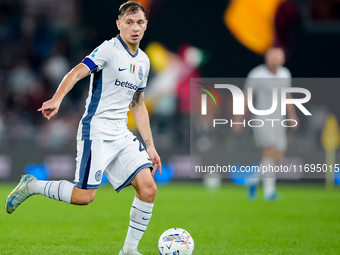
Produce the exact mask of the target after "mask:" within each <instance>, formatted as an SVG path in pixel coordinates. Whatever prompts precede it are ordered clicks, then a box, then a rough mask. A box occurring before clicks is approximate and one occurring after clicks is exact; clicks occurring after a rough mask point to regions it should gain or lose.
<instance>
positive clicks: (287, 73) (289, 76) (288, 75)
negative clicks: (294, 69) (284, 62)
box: [284, 68, 292, 87]
mask: <svg viewBox="0 0 340 255" xmlns="http://www.w3.org/2000/svg"><path fill="white" fill-rule="evenodd" d="M284 77H286V81H287V82H286V87H291V86H292V74H291V73H290V71H289V69H288V68H284Z"/></svg>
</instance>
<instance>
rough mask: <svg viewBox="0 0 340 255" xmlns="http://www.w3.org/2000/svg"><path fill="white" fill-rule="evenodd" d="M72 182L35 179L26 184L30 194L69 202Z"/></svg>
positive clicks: (72, 186)
mask: <svg viewBox="0 0 340 255" xmlns="http://www.w3.org/2000/svg"><path fill="white" fill-rule="evenodd" d="M73 188H74V184H72V183H70V182H68V181H65V180H63V181H36V182H31V183H29V184H28V192H29V193H30V194H31V195H34V194H41V195H44V196H46V197H49V198H53V199H55V200H59V201H64V202H66V203H69V204H70V203H71V196H72V191H73Z"/></svg>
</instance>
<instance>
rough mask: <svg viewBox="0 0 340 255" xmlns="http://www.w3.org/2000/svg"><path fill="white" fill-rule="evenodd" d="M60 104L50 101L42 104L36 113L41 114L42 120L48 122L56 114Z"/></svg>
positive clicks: (53, 100)
mask: <svg viewBox="0 0 340 255" xmlns="http://www.w3.org/2000/svg"><path fill="white" fill-rule="evenodd" d="M60 103H61V102H59V101H58V100H55V99H53V98H52V99H51V100H48V101H46V102H45V103H43V104H42V106H41V108H39V109H38V112H41V113H42V115H43V116H44V118H46V119H48V120H50V119H51V118H52V117H53V116H54V115H56V114H57V112H58V110H59V107H60Z"/></svg>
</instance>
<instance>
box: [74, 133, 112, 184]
mask: <svg viewBox="0 0 340 255" xmlns="http://www.w3.org/2000/svg"><path fill="white" fill-rule="evenodd" d="M113 143H114V141H103V140H85V141H77V158H76V162H77V163H76V164H77V165H76V173H75V186H76V187H77V188H79V189H83V190H89V189H97V188H98V187H99V185H100V183H101V180H102V175H103V172H104V169H105V168H106V166H107V165H108V164H109V163H110V162H111V161H112V159H113V158H114V156H115V155H116V154H117V151H115V149H114V148H115V146H113V145H112V144H113Z"/></svg>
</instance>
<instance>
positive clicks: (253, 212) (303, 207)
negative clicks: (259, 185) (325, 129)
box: [0, 183, 340, 255]
mask: <svg viewBox="0 0 340 255" xmlns="http://www.w3.org/2000/svg"><path fill="white" fill-rule="evenodd" d="M13 188H14V185H8V184H2V185H1V186H0V196H1V200H2V201H3V207H2V208H3V209H2V210H1V211H0V254H20V255H22V254H34V255H38V254H101V255H103V254H118V253H119V250H120V249H121V247H122V245H123V243H124V239H125V235H126V231H127V226H128V222H129V210H130V206H131V203H132V199H133V195H134V190H133V188H131V187H129V188H127V189H125V190H123V191H122V192H121V193H120V194H116V193H115V191H114V190H113V189H112V187H111V186H109V185H108V186H101V187H100V188H99V190H98V193H97V197H96V199H95V201H94V202H92V203H91V204H90V205H88V206H73V205H68V204H66V203H63V202H57V201H54V200H51V199H48V198H45V197H43V196H38V195H36V196H33V197H31V198H29V199H28V200H27V201H26V202H25V203H23V204H22V205H20V207H19V208H18V209H17V210H16V211H15V212H14V213H13V214H12V215H8V214H7V213H6V212H5V208H4V207H5V203H4V202H5V199H6V197H7V195H8V193H9V192H10V191H11V190H12V189H13ZM278 192H279V195H280V199H279V201H276V202H266V201H264V200H263V199H262V196H261V195H262V192H260V193H259V196H258V198H257V200H256V201H248V199H247V198H246V191H245V188H244V187H237V186H235V185H233V184H231V183H226V184H224V185H223V186H222V188H221V190H220V191H219V192H218V193H216V194H212V193H209V192H208V191H207V190H205V189H204V188H203V186H202V185H201V184H198V183H195V184H193V183H186V184H171V185H167V186H159V189H158V194H157V198H156V203H155V207H154V210H153V216H152V219H151V221H150V224H149V227H148V229H147V231H146V232H145V234H144V237H143V239H142V241H141V242H140V245H139V251H140V252H141V253H143V254H146V255H149V254H158V251H157V242H158V238H159V236H160V235H161V234H162V232H163V231H165V230H167V229H168V228H171V227H181V228H184V229H186V230H187V231H189V232H190V234H191V235H192V236H193V238H194V241H195V252H194V254H196V255H199V254H203V255H207V254H214V255H216V254H261V255H262V254H327V255H328V254H340V242H339V241H340V191H339V189H335V190H333V191H326V190H325V188H324V187H323V186H321V185H320V186H306V185H304V186H302V185H298V184H296V185H279V186H278Z"/></svg>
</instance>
